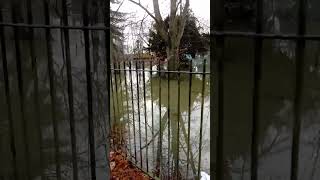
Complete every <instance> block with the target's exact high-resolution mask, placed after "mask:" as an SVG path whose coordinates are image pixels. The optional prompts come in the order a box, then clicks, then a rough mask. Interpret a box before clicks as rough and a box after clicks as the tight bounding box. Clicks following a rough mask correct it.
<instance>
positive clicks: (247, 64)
mask: <svg viewBox="0 0 320 180" xmlns="http://www.w3.org/2000/svg"><path fill="white" fill-rule="evenodd" d="M272 46H273V41H269V40H265V41H264V44H263V55H262V62H263V66H262V79H261V91H260V111H259V113H260V116H259V127H260V128H259V160H264V159H267V158H268V157H270V158H271V157H272V155H275V154H279V153H282V152H285V153H286V156H287V157H288V158H289V157H290V151H289V150H290V148H291V146H290V143H291V138H292V137H291V131H292V120H293V109H292V108H293V97H294V93H293V90H294V68H295V64H294V58H293V59H290V58H289V57H288V56H286V55H285V54H282V53H280V52H278V51H274V50H273V47H272ZM247 47H253V43H252V41H250V40H245V39H242V38H230V39H227V40H226V46H225V52H229V53H227V54H225V59H224V60H225V77H224V80H225V87H224V89H225V109H226V110H227V112H226V113H225V120H224V126H225V135H224V142H225V143H224V146H225V148H224V153H225V157H224V158H225V160H226V161H228V162H229V163H231V164H232V168H231V169H230V171H232V172H229V174H228V175H227V176H229V178H231V173H232V174H233V175H232V176H233V177H236V176H235V174H238V175H241V176H243V173H245V175H246V176H245V178H246V177H247V175H249V173H250V151H251V149H250V148H251V125H252V119H251V116H252V105H251V102H252V94H251V91H252V89H251V87H252V72H253V71H252V67H253V65H252V63H253V52H252V51H248V50H247ZM231 52H232V53H231ZM309 54H312V53H311V52H310V53H306V55H307V58H306V59H307V61H306V63H307V64H308V65H307V66H306V67H308V66H309V65H312V62H313V60H312V59H313V58H312V57H308V56H309ZM310 56H312V55H310ZM315 77H316V76H314V74H313V75H312V73H310V72H307V71H306V78H305V79H306V84H308V88H306V89H305V93H304V98H305V99H304V103H305V104H304V106H303V116H305V114H306V112H307V111H310V110H311V109H314V110H315V111H318V110H319V107H312V106H313V105H312V104H313V103H310V102H314V101H315V97H316V93H314V92H315V90H316V89H318V87H317V86H318V85H317V84H318V83H315V82H317V78H315ZM312 99H313V100H312ZM307 119H309V120H307V121H314V119H316V118H307ZM312 119H313V120H312ZM305 123H307V122H305ZM307 124H308V125H307ZM307 124H306V125H307V126H312V125H314V123H312V122H309V123H307ZM283 146H284V147H283ZM279 148H280V150H279ZM283 157H284V156H283ZM287 160H288V162H289V163H290V158H289V159H285V161H287ZM239 161H240V163H239ZM241 164H242V165H241ZM288 167H289V164H288ZM261 171H264V170H261ZM281 176H282V175H281Z"/></svg>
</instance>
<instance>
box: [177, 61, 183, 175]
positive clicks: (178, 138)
mask: <svg viewBox="0 0 320 180" xmlns="http://www.w3.org/2000/svg"><path fill="white" fill-rule="evenodd" d="M178 66H179V68H178V119H177V121H178V129H177V159H176V162H175V168H176V170H175V171H176V176H177V179H179V178H180V177H179V174H180V173H179V158H180V157H179V154H180V150H179V146H180V118H181V116H180V113H181V112H180V84H181V80H180V78H181V77H180V76H181V74H180V64H179V65H178ZM181 119H182V118H181ZM181 123H183V122H181Z"/></svg>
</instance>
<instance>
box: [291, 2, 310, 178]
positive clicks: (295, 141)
mask: <svg viewBox="0 0 320 180" xmlns="http://www.w3.org/2000/svg"><path fill="white" fill-rule="evenodd" d="M306 3H307V1H305V0H299V9H298V27H297V28H298V29H297V30H298V32H297V34H298V35H300V36H303V35H305V32H306ZM296 43H297V45H296V69H295V70H296V76H295V79H296V81H295V90H294V94H295V96H294V122H293V131H292V133H293V137H292V152H291V153H292V154H291V180H297V179H298V171H299V145H300V129H301V113H302V98H303V85H304V67H305V63H304V62H303V61H304V49H305V40H304V39H297V41H296Z"/></svg>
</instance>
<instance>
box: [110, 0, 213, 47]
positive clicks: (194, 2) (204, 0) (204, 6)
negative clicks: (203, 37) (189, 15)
mask: <svg viewBox="0 0 320 180" xmlns="http://www.w3.org/2000/svg"><path fill="white" fill-rule="evenodd" d="M136 1H139V0H136ZM120 2H122V1H120ZM140 2H141V4H143V6H145V7H147V9H148V10H149V11H150V12H152V13H153V3H152V0H140ZM183 2H184V1H183ZM159 5H160V11H161V14H162V17H166V16H167V15H168V13H169V11H170V0H159ZM118 7H119V4H116V5H111V8H112V9H113V10H116V9H118ZM190 8H191V10H192V11H193V12H194V15H195V16H196V17H197V18H198V20H199V21H200V22H201V24H199V25H200V26H202V27H204V29H205V30H207V31H209V29H210V0H190ZM119 11H120V12H125V13H129V17H130V18H129V21H132V22H134V21H139V20H141V19H142V18H143V17H144V16H145V15H146V13H145V11H144V10H142V9H141V8H140V7H139V6H137V5H135V4H133V3H132V2H130V1H128V0H123V4H122V5H121V6H120V8H119ZM151 22H153V20H152V18H151V17H148V18H147V19H146V22H145V25H144V29H143V30H144V32H145V33H147V32H148V30H149V28H150V24H151ZM133 31H135V30H133V28H126V29H125V32H124V33H125V36H126V39H125V41H126V42H125V44H127V45H129V46H132V43H133V42H135V40H136V37H135V36H134V35H133V34H135V32H133Z"/></svg>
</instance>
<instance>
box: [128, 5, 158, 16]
mask: <svg viewBox="0 0 320 180" xmlns="http://www.w3.org/2000/svg"><path fill="white" fill-rule="evenodd" d="M129 1H130V2H132V3H133V4H135V5H137V6H139V7H140V8H141V9H143V10H144V11H145V12H146V13H148V15H149V16H150V17H152V19H154V20H155V21H157V18H156V17H155V16H154V15H153V14H152V13H151V12H150V11H149V10H148V9H147V8H146V7H144V6H143V5H142V4H141V3H140V1H139V2H136V1H133V0H129Z"/></svg>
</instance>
